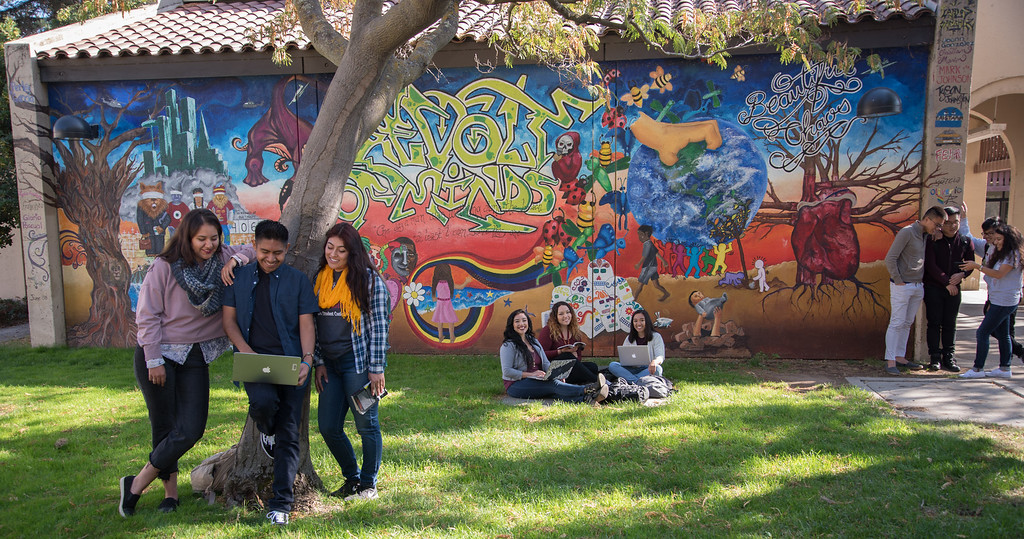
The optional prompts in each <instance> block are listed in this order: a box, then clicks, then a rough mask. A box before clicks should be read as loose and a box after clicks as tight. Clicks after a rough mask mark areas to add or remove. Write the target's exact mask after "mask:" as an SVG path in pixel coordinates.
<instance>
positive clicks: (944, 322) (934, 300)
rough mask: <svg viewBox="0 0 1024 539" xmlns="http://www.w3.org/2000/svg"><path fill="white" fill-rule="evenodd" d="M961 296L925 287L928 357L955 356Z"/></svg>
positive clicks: (932, 287)
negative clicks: (957, 319) (957, 318)
mask: <svg viewBox="0 0 1024 539" xmlns="http://www.w3.org/2000/svg"><path fill="white" fill-rule="evenodd" d="M962 299H963V298H962V297H961V295H960V294H957V295H955V296H951V295H950V294H949V291H948V290H946V289H945V288H940V287H938V286H933V285H930V284H925V285H924V311H925V314H926V315H927V318H928V331H927V333H926V339H927V342H928V355H929V356H931V357H932V358H935V357H938V356H941V355H942V354H943V353H945V354H947V355H952V354H953V348H954V345H955V343H956V315H957V313H959V312H960V301H961V300H962Z"/></svg>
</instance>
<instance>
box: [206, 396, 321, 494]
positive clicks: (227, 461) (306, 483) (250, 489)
mask: <svg viewBox="0 0 1024 539" xmlns="http://www.w3.org/2000/svg"><path fill="white" fill-rule="evenodd" d="M273 483H274V461H273V460H271V459H270V458H268V457H267V455H266V454H264V453H263V448H262V447H260V433H259V430H257V429H256V425H255V424H254V423H253V421H252V417H250V416H249V415H248V414H246V416H245V426H244V427H243V428H242V437H241V438H240V439H239V441H238V443H237V444H235V445H233V446H231V447H230V448H229V449H226V450H224V451H222V452H220V453H217V454H216V455H213V456H211V457H209V458H207V459H206V460H204V461H203V462H202V463H200V464H199V465H198V466H196V467H195V468H193V470H192V489H193V490H194V491H195V492H197V493H200V494H203V495H204V496H205V497H206V499H207V500H208V501H209V502H210V503H213V502H214V500H215V498H216V496H217V495H222V496H223V497H224V504H225V505H226V506H227V507H235V506H239V505H243V506H250V507H259V508H265V507H266V501H267V500H270V499H271V498H273V497H274V491H273ZM293 488H294V494H295V502H294V503H293V505H292V510H293V511H294V510H303V509H308V508H310V507H312V506H313V505H314V503H315V501H316V492H317V491H321V490H323V482H322V481H321V480H320V476H319V475H317V473H316V470H315V469H314V468H313V462H312V461H311V460H310V458H309V393H308V392H307V393H306V398H305V403H304V404H303V406H302V420H301V423H300V428H299V471H298V473H296V474H295V483H294V485H293Z"/></svg>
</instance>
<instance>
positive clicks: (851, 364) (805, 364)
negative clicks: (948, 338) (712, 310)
mask: <svg viewBox="0 0 1024 539" xmlns="http://www.w3.org/2000/svg"><path fill="white" fill-rule="evenodd" d="M716 362H718V363H724V362H730V363H733V364H734V365H735V368H736V370H738V371H742V372H746V373H748V374H751V375H753V376H754V377H756V378H757V379H758V380H764V381H768V382H783V383H785V384H786V385H787V386H789V388H790V389H791V390H793V391H801V392H803V391H813V390H815V389H820V388H821V387H822V386H825V385H832V386H842V385H849V384H848V382H847V381H846V378H847V377H867V376H884V375H885V371H883V370H882V369H883V367H884V364H883V363H882V362H881V361H868V360H837V359H825V360H811V359H757V358H754V359H746V360H716ZM918 372H922V371H918ZM924 372H927V371H924ZM912 374H914V375H918V374H917V373H912ZM928 374H930V375H932V376H940V374H939V373H928ZM928 374H924V375H928Z"/></svg>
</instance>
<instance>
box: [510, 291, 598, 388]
mask: <svg viewBox="0 0 1024 539" xmlns="http://www.w3.org/2000/svg"><path fill="white" fill-rule="evenodd" d="M498 355H499V356H500V358H501V378H502V380H504V382H505V392H506V393H508V396H510V397H515V398H517V399H543V398H548V397H552V398H555V399H558V400H563V401H567V402H586V403H587V404H596V403H599V402H601V401H602V400H604V399H605V398H606V397H607V396H608V386H607V385H606V384H605V380H604V376H601V375H598V381H596V382H594V383H592V384H587V385H585V386H583V385H576V384H567V383H565V382H563V381H561V380H545V378H546V377H547V370H548V368H549V367H550V365H551V364H550V362H549V361H548V358H547V356H545V355H544V349H543V348H541V346H540V343H539V342H537V339H536V338H535V337H534V336H533V323H532V322H530V317H529V316H527V315H526V311H524V310H522V309H516V310H514V311H512V314H510V315H508V322H506V324H505V341H504V342H503V343H501V348H500V349H499V350H498Z"/></svg>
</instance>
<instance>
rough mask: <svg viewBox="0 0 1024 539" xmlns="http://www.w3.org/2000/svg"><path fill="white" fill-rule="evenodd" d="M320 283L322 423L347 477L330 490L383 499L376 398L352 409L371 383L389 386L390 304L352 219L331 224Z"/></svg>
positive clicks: (377, 389)
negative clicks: (349, 428)
mask: <svg viewBox="0 0 1024 539" xmlns="http://www.w3.org/2000/svg"><path fill="white" fill-rule="evenodd" d="M314 289H315V290H316V294H317V298H318V299H319V301H320V309H321V310H320V312H319V313H318V314H317V317H316V341H317V350H316V354H315V357H314V359H313V365H314V367H316V378H315V381H316V390H317V392H319V393H320V405H319V407H318V409H317V410H318V411H317V414H318V424H319V426H320V434H321V435H323V437H324V441H325V442H326V443H327V448H328V449H330V451H331V454H332V455H334V458H335V460H337V461H338V465H339V466H341V472H342V474H344V476H345V484H344V485H343V486H342V487H341V488H339V489H338V490H336V491H334V492H332V493H331V495H332V496H338V497H342V498H345V499H360V498H362V499H371V500H372V499H375V498H377V471H378V470H379V469H380V461H381V453H382V451H383V442H382V440H381V435H380V423H379V422H378V420H377V404H374V405H373V406H371V407H370V408H368V409H367V410H366V411H365V413H363V414H360V413H359V412H357V411H356V410H355V409H354V408H352V400H351V397H352V395H354V394H356V393H358V392H359V391H362V389H363V388H364V387H365V386H367V385H369V386H370V388H371V390H372V391H373V394H374V395H380V394H382V393H383V392H384V369H385V367H387V359H386V356H385V354H386V352H387V349H388V325H389V323H390V321H389V315H390V314H391V309H390V305H391V304H390V300H389V298H388V289H387V286H386V285H385V284H384V280H383V279H382V278H381V277H380V274H378V273H377V272H376V271H374V269H373V265H372V263H371V262H370V256H369V254H367V252H366V247H365V246H364V245H363V241H362V239H361V238H360V237H359V233H358V232H357V231H356V229H355V228H353V227H352V225H350V224H348V223H338V224H336V225H334V226H333V227H331V229H330V230H328V231H327V238H326V240H325V242H324V255H323V257H322V258H321V259H320V269H319V271H318V272H317V276H316V284H315V287H314ZM350 409H352V419H353V421H354V422H355V425H356V431H357V432H358V433H359V436H360V437H361V439H362V446H363V463H362V467H361V468H360V466H359V465H358V464H357V463H356V454H355V451H354V450H353V449H352V444H351V443H350V442H349V440H348V437H347V436H346V435H345V430H344V426H345V416H346V415H348V412H349V410H350Z"/></svg>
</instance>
